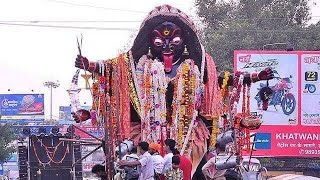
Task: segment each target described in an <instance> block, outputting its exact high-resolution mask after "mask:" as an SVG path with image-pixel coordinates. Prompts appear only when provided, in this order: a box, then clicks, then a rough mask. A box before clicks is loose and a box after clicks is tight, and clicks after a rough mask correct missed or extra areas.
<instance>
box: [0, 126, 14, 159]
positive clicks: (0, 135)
mask: <svg viewBox="0 0 320 180" xmlns="http://www.w3.org/2000/svg"><path fill="white" fill-rule="evenodd" d="M14 139H15V136H14V134H13V132H12V130H11V128H10V125H0V162H4V161H6V160H7V159H8V158H10V155H11V153H13V152H14V151H15V150H16V148H15V147H13V146H10V144H9V143H11V142H12V141H13V140H14Z"/></svg>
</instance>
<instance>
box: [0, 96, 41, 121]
mask: <svg viewBox="0 0 320 180" xmlns="http://www.w3.org/2000/svg"><path fill="white" fill-rule="evenodd" d="M0 103H1V105H0V115H1V119H3V120H37V119H44V95H43V94H0Z"/></svg>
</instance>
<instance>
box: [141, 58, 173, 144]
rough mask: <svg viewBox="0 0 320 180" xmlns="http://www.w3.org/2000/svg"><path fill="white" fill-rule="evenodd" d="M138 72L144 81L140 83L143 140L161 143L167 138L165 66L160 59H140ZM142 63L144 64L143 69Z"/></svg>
mask: <svg viewBox="0 0 320 180" xmlns="http://www.w3.org/2000/svg"><path fill="white" fill-rule="evenodd" d="M140 60H141V61H142V62H140V61H139V63H138V66H137V72H136V74H137V75H138V76H141V74H142V73H143V76H142V79H143V82H142V83H139V86H138V87H139V92H140V93H141V94H140V97H142V99H141V104H142V107H141V111H142V113H141V115H142V118H141V123H142V124H141V126H142V140H143V141H148V142H157V143H160V142H161V141H162V140H164V139H165V138H166V97H165V95H166V94H165V92H166V89H167V83H166V80H165V77H166V76H165V72H164V66H163V64H162V63H161V62H159V61H158V60H150V59H145V57H143V58H142V59H140ZM141 64H143V65H144V69H143V71H142V70H141V67H142V66H141Z"/></svg>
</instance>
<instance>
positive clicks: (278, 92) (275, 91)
mask: <svg viewBox="0 0 320 180" xmlns="http://www.w3.org/2000/svg"><path fill="white" fill-rule="evenodd" d="M274 75H275V77H274V79H275V80H277V82H276V84H275V85H274V86H270V87H269V82H268V81H267V82H266V83H260V86H259V88H258V93H257V94H256V96H255V100H256V101H257V105H258V107H261V105H262V99H261V93H260V92H261V90H262V89H263V88H264V89H267V88H268V89H269V90H271V91H270V92H271V93H270V95H269V97H267V99H269V102H268V106H274V108H275V109H276V111H278V109H277V106H280V107H281V109H282V111H283V113H284V114H285V115H290V114H292V113H293V112H294V110H295V108H296V106H297V101H296V98H295V96H294V95H293V93H292V92H291V89H292V88H293V85H292V84H293V82H292V80H291V79H292V75H290V76H289V77H280V75H279V73H278V72H277V71H276V70H274Z"/></svg>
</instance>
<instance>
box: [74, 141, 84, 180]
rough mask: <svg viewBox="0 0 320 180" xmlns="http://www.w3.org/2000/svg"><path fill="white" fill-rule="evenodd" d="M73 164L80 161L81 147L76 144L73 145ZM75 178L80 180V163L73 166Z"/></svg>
mask: <svg viewBox="0 0 320 180" xmlns="http://www.w3.org/2000/svg"><path fill="white" fill-rule="evenodd" d="M73 154H74V162H77V161H78V160H79V159H81V157H82V155H81V145H80V144H78V143H76V144H74V145H73ZM74 167H75V177H76V179H77V180H82V161H79V162H78V163H76V164H75V166H74Z"/></svg>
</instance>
